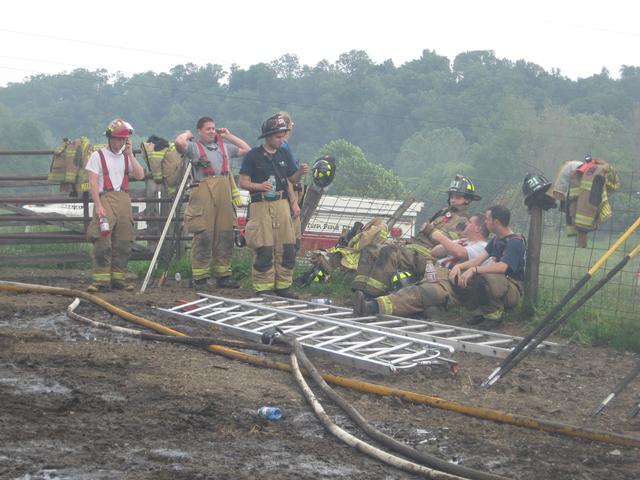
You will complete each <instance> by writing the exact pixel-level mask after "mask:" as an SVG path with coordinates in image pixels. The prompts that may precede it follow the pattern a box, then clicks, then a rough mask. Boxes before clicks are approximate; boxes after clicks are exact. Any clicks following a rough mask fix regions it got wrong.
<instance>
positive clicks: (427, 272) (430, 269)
mask: <svg viewBox="0 0 640 480" xmlns="http://www.w3.org/2000/svg"><path fill="white" fill-rule="evenodd" d="M424 279H425V280H426V281H427V282H429V283H434V282H435V281H436V267H435V265H434V264H433V262H427V266H426V268H425V269H424Z"/></svg>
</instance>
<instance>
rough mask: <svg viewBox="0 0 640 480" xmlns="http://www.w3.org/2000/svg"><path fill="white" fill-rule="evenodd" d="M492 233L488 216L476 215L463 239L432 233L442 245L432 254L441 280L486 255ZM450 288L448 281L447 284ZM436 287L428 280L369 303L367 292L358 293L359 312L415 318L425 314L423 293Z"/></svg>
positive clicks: (432, 236)
mask: <svg viewBox="0 0 640 480" xmlns="http://www.w3.org/2000/svg"><path fill="white" fill-rule="evenodd" d="M488 236H489V231H488V230H487V227H486V225H485V216H484V214H482V213H480V214H475V215H472V216H471V217H470V218H469V221H468V222H467V223H466V225H465V229H464V231H463V232H462V238H460V239H457V240H451V239H450V238H449V237H447V235H445V234H444V233H442V232H441V231H440V230H434V231H433V232H431V238H432V239H433V240H434V241H437V242H439V244H438V245H436V246H434V247H433V249H432V250H431V254H432V255H433V256H434V257H436V258H440V259H439V260H438V262H437V265H438V278H439V279H443V280H446V279H447V278H448V274H449V270H450V269H451V268H452V267H453V266H454V265H456V264H457V263H459V262H463V261H465V260H468V259H470V258H474V257H476V256H478V255H480V254H481V253H482V252H484V249H485V247H486V246H487V237H488ZM446 283H447V284H448V280H447V281H446ZM432 285H434V284H433V283H429V282H427V281H426V280H422V281H420V282H418V284H416V285H409V286H407V287H404V288H401V289H400V290H399V291H397V292H395V293H392V294H391V295H385V296H381V297H378V298H377V299H376V300H377V301H369V302H366V295H365V294H364V293H363V292H360V291H359V292H357V293H356V301H355V311H356V313H357V314H358V315H371V314H374V313H378V312H379V311H380V312H383V313H386V314H388V315H391V314H396V315H413V314H419V313H422V312H423V311H424V309H425V308H426V306H424V305H423V302H422V290H423V289H429V288H431V286H432Z"/></svg>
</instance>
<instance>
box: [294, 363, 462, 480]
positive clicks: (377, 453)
mask: <svg viewBox="0 0 640 480" xmlns="http://www.w3.org/2000/svg"><path fill="white" fill-rule="evenodd" d="M291 368H292V369H293V376H294V377H295V379H296V381H297V382H298V386H299V387H300V389H301V390H302V394H303V395H304V397H305V398H306V399H307V401H308V402H309V404H310V405H311V408H312V409H313V411H314V413H315V414H316V417H318V420H320V423H322V425H323V426H324V428H326V429H327V430H328V431H329V432H330V433H332V434H333V435H334V436H336V437H337V438H339V439H340V440H342V441H343V442H344V443H346V444H347V445H349V446H350V447H353V448H355V449H356V450H358V451H359V452H362V453H364V454H365V455H368V456H370V457H373V458H375V459H376V460H380V461H381V462H384V463H386V464H387V465H391V466H392V467H395V468H399V469H401V470H404V471H405V472H410V473H416V474H418V475H422V476H424V477H426V478H431V479H433V480H463V479H464V477H458V476H456V475H449V474H448V473H444V472H440V471H438V470H434V469H432V468H429V467H425V466H423V465H418V464H417V463H413V462H410V461H408V460H405V459H403V458H400V457H396V456H395V455H391V454H389V453H387V452H385V451H383V450H380V449H379V448H377V447H374V446H372V445H369V444H368V443H366V442H364V441H362V440H360V439H359V438H357V437H355V436H353V435H351V434H350V433H349V432H346V431H345V430H343V429H342V428H340V427H338V426H337V425H336V424H335V423H334V422H332V421H331V419H330V418H329V415H327V412H325V411H324V408H322V405H321V404H320V402H319V401H318V399H317V398H316V396H315V395H314V394H313V392H312V391H311V389H310V388H309V385H307V382H305V380H304V377H303V376H302V372H300V367H299V366H298V359H297V358H296V354H295V353H291Z"/></svg>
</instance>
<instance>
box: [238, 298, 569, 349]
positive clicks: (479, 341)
mask: <svg viewBox="0 0 640 480" xmlns="http://www.w3.org/2000/svg"><path fill="white" fill-rule="evenodd" d="M248 301H250V302H252V303H257V304H261V305H269V306H271V307H276V308H279V309H282V310H289V311H296V312H300V313H304V314H306V315H321V316H323V317H330V318H339V319H341V320H342V321H350V322H355V323H357V324H359V325H365V326H367V327H370V328H374V329H376V330H381V331H389V332H392V333H394V334H396V335H404V336H407V337H410V338H414V339H422V340H428V341H432V342H437V343H440V344H444V345H449V346H451V347H453V348H454V349H455V350H456V351H462V352H473V353H477V354H480V355H485V356H488V357H495V358H505V357H507V355H509V352H511V350H512V349H513V348H514V347H515V346H516V345H518V344H519V343H520V341H521V340H522V337H515V336H512V335H504V334H501V333H494V332H487V331H484V330H475V329H473V328H465V327H458V326H454V325H447V324H444V323H439V322H430V321H425V320H416V319H411V318H405V317H397V316H393V315H382V314H381V315H376V316H368V317H358V316H357V315H355V314H354V313H353V309H351V308H346V307H336V306H333V305H324V304H317V303H313V302H307V301H304V300H290V299H285V298H282V297H275V296H270V295H265V296H261V297H258V298H252V299H250V300H248ZM561 350H562V346H561V345H560V344H558V343H553V342H542V343H540V344H539V345H538V347H537V350H536V351H538V352H547V353H554V354H557V353H560V351H561Z"/></svg>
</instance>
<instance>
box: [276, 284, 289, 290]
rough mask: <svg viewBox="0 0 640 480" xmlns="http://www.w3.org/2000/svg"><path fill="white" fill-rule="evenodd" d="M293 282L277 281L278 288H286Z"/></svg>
mask: <svg viewBox="0 0 640 480" xmlns="http://www.w3.org/2000/svg"><path fill="white" fill-rule="evenodd" d="M291 284H292V282H276V290H284V289H285V288H289V287H290V286H291Z"/></svg>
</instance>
